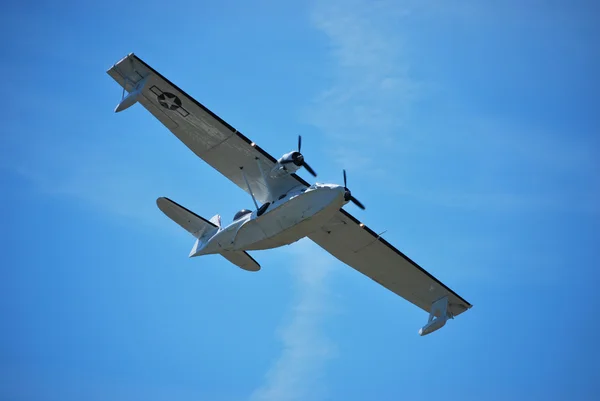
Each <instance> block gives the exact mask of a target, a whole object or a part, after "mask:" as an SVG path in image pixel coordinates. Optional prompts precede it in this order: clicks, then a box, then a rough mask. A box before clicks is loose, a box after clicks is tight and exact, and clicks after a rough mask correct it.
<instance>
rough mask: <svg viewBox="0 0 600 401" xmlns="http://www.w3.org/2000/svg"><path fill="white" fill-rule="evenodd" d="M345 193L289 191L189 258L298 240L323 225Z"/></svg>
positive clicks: (316, 188) (315, 188) (205, 241)
mask: <svg viewBox="0 0 600 401" xmlns="http://www.w3.org/2000/svg"><path fill="white" fill-rule="evenodd" d="M344 192H345V189H344V187H343V186H340V185H334V184H314V185H311V186H310V187H308V188H303V189H298V190H293V191H290V192H289V193H287V194H286V195H285V196H283V197H282V198H281V199H279V200H277V201H275V202H273V203H271V204H270V205H269V207H268V209H267V210H266V211H265V212H264V213H263V214H262V215H260V216H257V211H256V210H255V211H253V212H252V213H248V214H246V215H244V216H242V217H240V218H239V219H238V220H235V221H233V222H232V223H231V224H229V225H228V226H226V227H222V228H220V229H219V230H218V231H217V232H216V233H214V234H212V235H211V236H210V237H209V238H202V239H201V240H202V244H200V246H199V247H198V248H196V249H195V253H193V254H192V255H190V256H200V255H207V254H214V253H221V252H224V251H241V250H244V251H249V250H260V249H270V248H276V247H279V246H282V245H288V244H291V243H293V242H296V241H298V240H300V239H301V238H303V237H305V236H307V235H308V234H310V233H311V232H313V231H315V230H317V229H318V228H320V227H322V226H323V225H324V224H325V223H327V222H328V221H329V220H330V219H331V217H332V216H333V214H334V213H335V212H336V211H337V210H339V209H340V208H341V207H342V206H343V205H344V204H345V203H346V200H345V199H344Z"/></svg>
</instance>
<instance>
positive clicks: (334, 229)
mask: <svg viewBox="0 0 600 401" xmlns="http://www.w3.org/2000/svg"><path fill="white" fill-rule="evenodd" d="M308 237H309V238H310V239H311V240H313V241H314V242H316V243H317V244H318V245H319V246H321V247H322V248H324V249H325V250H326V251H328V252H329V253H331V254H332V255H333V256H335V257H336V258H337V259H339V260H341V261H342V262H344V263H346V264H347V265H349V266H351V267H353V268H354V269H356V270H358V271H359V272H361V273H362V274H364V275H365V276H367V277H369V278H371V279H372V280H374V281H376V282H377V283H379V284H381V285H382V286H384V287H385V288H387V289H389V290H390V291H392V292H394V293H396V294H398V295H400V296H401V297H403V298H405V299H406V300H408V301H409V302H411V303H413V304H415V305H416V306H418V307H420V308H421V309H423V310H425V311H427V312H431V306H432V304H433V303H434V302H436V301H437V300H439V299H441V298H443V297H445V296H447V297H448V303H449V304H448V311H449V312H450V313H451V315H453V316H457V315H459V314H461V313H463V312H464V311H466V310H468V309H469V308H470V307H471V304H470V303H468V302H467V301H465V300H464V299H463V298H462V297H460V296H459V295H458V294H456V293H455V292H454V291H452V290H451V289H450V288H448V287H447V286H446V285H444V284H443V283H442V282H440V281H439V280H438V279H436V278H435V277H434V276H432V275H431V274H430V273H428V272H427V271H425V270H424V269H423V268H422V267H420V266H419V265H417V264H416V263H415V262H413V261H412V260H411V259H409V258H408V257H407V256H406V255H404V254H403V253H402V252H400V251H399V250H398V249H396V248H395V247H393V246H392V245H391V244H389V243H388V242H387V241H386V240H384V239H383V238H381V237H380V236H378V235H377V234H376V233H375V232H374V231H372V230H371V229H369V228H368V227H366V226H364V225H362V224H361V223H360V222H359V221H358V220H357V219H356V218H355V217H353V216H352V215H350V214H349V213H348V212H346V211H345V210H343V209H340V210H339V211H338V212H337V213H336V215H335V216H334V217H333V218H332V219H331V220H330V221H329V222H328V223H327V224H326V225H324V226H323V227H322V228H321V229H320V230H318V231H316V232H314V233H312V234H310V235H309V236H308Z"/></svg>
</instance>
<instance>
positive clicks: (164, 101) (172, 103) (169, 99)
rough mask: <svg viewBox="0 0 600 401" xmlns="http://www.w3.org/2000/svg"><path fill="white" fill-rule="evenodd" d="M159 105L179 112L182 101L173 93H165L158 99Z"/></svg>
mask: <svg viewBox="0 0 600 401" xmlns="http://www.w3.org/2000/svg"><path fill="white" fill-rule="evenodd" d="M157 99H158V103H160V105H161V106H162V107H164V108H166V109H169V110H177V109H178V108H180V107H181V100H180V99H179V98H178V97H177V96H175V95H174V94H172V93H169V92H163V93H161V94H160V95H158V97H157Z"/></svg>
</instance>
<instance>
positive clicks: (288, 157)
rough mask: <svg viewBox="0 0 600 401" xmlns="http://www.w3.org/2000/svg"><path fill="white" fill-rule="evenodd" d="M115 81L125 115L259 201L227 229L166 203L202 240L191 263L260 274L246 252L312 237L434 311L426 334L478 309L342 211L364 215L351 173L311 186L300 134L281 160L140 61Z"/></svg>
mask: <svg viewBox="0 0 600 401" xmlns="http://www.w3.org/2000/svg"><path fill="white" fill-rule="evenodd" d="M107 73H108V75H110V76H111V77H112V78H113V79H114V80H115V81H116V82H117V83H118V84H119V85H121V87H122V88H123V91H122V95H121V101H120V102H119V104H118V105H117V106H116V108H115V110H114V111H115V112H116V113H119V112H122V111H124V110H126V109H128V108H130V107H131V106H133V105H134V104H136V103H139V104H141V105H142V106H143V107H144V108H145V109H146V110H148V111H149V112H150V113H151V114H152V115H153V116H154V117H156V118H157V119H158V120H159V121H160V122H161V123H163V125H164V126H165V127H167V128H168V129H169V130H170V131H171V132H172V133H173V134H174V135H175V136H176V137H177V138H178V139H179V140H181V142H183V143H184V144H185V145H186V146H187V147H188V148H189V149H190V150H191V151H192V152H194V153H195V154H196V155H197V156H198V157H200V158H201V159H202V160H204V161H205V162H206V163H207V164H209V165H210V166H212V167H213V168H214V169H215V170H217V171H218V172H220V173H221V174H223V175H224V176H225V177H227V178H228V179H229V180H231V181H232V182H233V183H234V184H236V185H238V186H239V187H240V188H241V189H242V190H244V191H246V192H247V193H248V194H249V195H250V197H251V198H252V201H253V203H254V206H255V208H254V210H249V209H242V210H240V211H238V212H237V213H236V214H235V215H234V217H233V221H232V222H231V223H229V224H222V221H221V216H220V215H218V214H217V215H215V216H213V217H212V218H210V219H208V220H207V219H204V218H202V217H200V216H199V215H197V214H196V213H194V212H192V211H191V210H189V209H187V208H185V207H184V206H182V205H180V204H178V203H176V202H174V201H173V200H171V199H169V198H166V197H160V198H158V199H157V200H156V203H157V206H158V208H159V209H160V210H161V211H162V212H163V213H164V214H165V215H166V216H167V217H169V218H170V219H171V220H173V221H174V222H175V223H177V224H178V225H180V226H181V227H182V228H183V229H185V230H187V231H188V232H189V233H190V234H191V235H192V236H194V238H195V239H196V240H195V242H194V245H193V247H192V250H191V251H190V254H189V257H197V256H201V255H209V254H220V255H222V256H223V257H224V258H225V259H227V260H228V261H230V262H231V263H233V264H234V265H236V266H238V267H240V268H242V269H244V270H247V271H251V272H256V271H259V270H260V269H261V266H260V265H259V264H258V262H257V261H256V260H255V259H254V258H253V257H252V256H250V255H249V254H248V252H247V251H254V250H264V249H272V248H276V247H280V246H283V245H289V244H292V243H294V242H296V241H298V240H300V239H302V238H304V237H308V238H309V239H311V240H312V241H314V242H315V243H317V244H318V245H319V246H320V247H322V248H323V249H325V250H326V251H327V252H329V253H330V254H331V255H333V256H334V257H335V258H337V259H338V260H340V261H342V262H343V263H345V264H347V265H348V266H350V267H352V268H354V269H355V270H357V271H359V272H360V273H362V274H364V275H365V276H367V277H369V278H370V279H372V280H373V281H375V282H377V283H379V284H380V285H382V286H383V287H385V288H387V289H388V290H390V291H392V292H394V293H395V294H397V295H399V296H401V297H403V298H404V299H406V300H407V301H409V302H411V303H412V304H414V305H416V306H417V307H419V308H421V309H423V310H424V311H426V312H428V313H429V319H428V321H427V323H426V324H425V325H424V326H423V327H422V328H420V330H419V335H421V336H424V335H427V334H430V333H432V332H434V331H436V330H438V329H440V328H441V327H443V326H444V325H445V324H446V322H447V320H448V319H454V317H456V316H458V315H460V314H461V313H463V312H465V311H467V310H469V309H470V308H471V307H472V305H471V304H470V303H469V302H467V301H466V300H465V299H464V298H462V297H461V296H459V295H458V294H457V293H455V292H454V291H452V290H451V289H450V288H449V287H448V286H446V285H445V284H443V283H442V282H441V281H439V280H438V279H436V278H435V277H434V276H433V275H431V274H430V273H429V272H427V271H426V270H425V269H423V268H422V267H421V266H419V265H418V264H417V263H415V262H414V261H412V260H411V259H410V258H408V257H407V256H406V255H404V254H403V253H402V252H400V251H399V250H398V249H396V248H395V247H394V246H393V245H391V244H390V243H389V242H387V241H386V240H385V239H384V238H383V237H382V236H381V234H377V233H375V232H374V231H373V230H372V229H370V228H369V227H367V226H366V225H365V224H364V223H362V222H360V221H359V220H358V219H357V218H355V217H354V216H352V215H351V214H350V213H348V212H347V211H346V210H345V209H344V208H343V207H344V206H345V205H346V204H348V203H349V202H352V203H353V204H355V205H356V206H357V207H359V208H361V209H365V207H364V205H363V204H362V203H361V202H360V201H359V200H358V199H356V198H355V197H354V195H352V192H351V191H350V189H349V188H348V186H347V176H346V171H345V170H344V171H343V179H344V185H338V184H327V183H315V184H310V183H308V182H307V181H305V180H304V179H303V178H301V177H300V176H298V175H297V174H296V172H298V170H300V169H301V168H304V169H305V170H306V171H307V172H308V173H309V174H311V175H312V176H314V177H316V176H317V174H316V173H315V171H314V170H313V169H312V167H311V166H310V165H309V164H308V163H307V162H306V160H305V159H304V155H303V154H302V153H301V146H302V137H301V136H299V137H298V146H297V149H296V150H293V151H290V152H288V153H286V154H284V155H282V156H281V157H280V158H279V159H275V158H274V157H273V156H271V155H270V154H269V153H268V152H266V151H265V150H264V149H262V148H261V147H259V146H258V145H257V144H256V143H254V142H253V141H251V140H250V139H248V138H247V137H246V136H244V135H243V134H242V133H241V132H239V131H238V130H237V129H235V128H233V127H232V126H231V125H229V124H228V123H227V122H225V121H224V120H223V119H221V118H220V117H219V116H217V115H216V114H215V113H213V112H212V111H210V110H209V109H208V108H207V107H205V106H204V105H202V104H201V103H199V102H198V101H197V100H195V99H194V98H192V97H191V96H190V95H188V94H187V93H186V92H184V91H183V90H182V89H180V88H179V87H178V86H176V85H175V84H174V83H172V82H171V81H169V80H168V79H167V78H165V77H164V76H163V75H161V74H160V73H159V72H157V71H156V70H155V69H154V68H152V67H151V66H150V65H148V64H147V63H146V62H144V61H143V60H142V59H140V58H139V57H138V56H136V55H135V54H134V53H130V54H129V55H127V56H125V57H124V58H122V59H121V60H119V61H118V62H116V63H115V64H114V65H113V66H112V67H110V68H109V69H108V70H107Z"/></svg>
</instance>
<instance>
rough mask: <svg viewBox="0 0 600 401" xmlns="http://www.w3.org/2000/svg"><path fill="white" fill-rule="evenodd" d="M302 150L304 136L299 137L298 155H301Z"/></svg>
mask: <svg viewBox="0 0 600 401" xmlns="http://www.w3.org/2000/svg"><path fill="white" fill-rule="evenodd" d="M300 148H302V135H298V153H300Z"/></svg>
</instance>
